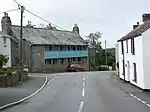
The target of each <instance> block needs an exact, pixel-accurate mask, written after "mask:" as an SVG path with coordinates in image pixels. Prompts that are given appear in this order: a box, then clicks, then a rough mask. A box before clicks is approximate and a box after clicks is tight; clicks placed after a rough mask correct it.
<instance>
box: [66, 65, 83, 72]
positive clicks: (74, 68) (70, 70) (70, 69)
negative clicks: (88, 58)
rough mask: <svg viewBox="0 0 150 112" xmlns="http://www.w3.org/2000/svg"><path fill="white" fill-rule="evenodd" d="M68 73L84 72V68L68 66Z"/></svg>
mask: <svg viewBox="0 0 150 112" xmlns="http://www.w3.org/2000/svg"><path fill="white" fill-rule="evenodd" d="M67 71H68V72H78V71H82V72H83V71H85V68H84V67H83V66H82V65H80V64H70V65H68V66H67Z"/></svg>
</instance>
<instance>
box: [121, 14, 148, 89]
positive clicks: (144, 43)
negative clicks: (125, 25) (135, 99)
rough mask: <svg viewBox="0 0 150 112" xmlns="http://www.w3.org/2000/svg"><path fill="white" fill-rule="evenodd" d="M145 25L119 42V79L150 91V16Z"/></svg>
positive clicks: (136, 26) (144, 20)
mask: <svg viewBox="0 0 150 112" xmlns="http://www.w3.org/2000/svg"><path fill="white" fill-rule="evenodd" d="M142 18H143V23H142V24H140V25H139V23H138V24H137V25H134V26H133V30H132V31H131V32H129V33H128V34H127V35H125V36H124V37H122V38H121V39H120V40H118V44H119V77H120V78H121V79H123V80H125V81H128V82H130V83H131V84H133V85H135V86H137V87H139V88H141V89H150V14H143V15H142Z"/></svg>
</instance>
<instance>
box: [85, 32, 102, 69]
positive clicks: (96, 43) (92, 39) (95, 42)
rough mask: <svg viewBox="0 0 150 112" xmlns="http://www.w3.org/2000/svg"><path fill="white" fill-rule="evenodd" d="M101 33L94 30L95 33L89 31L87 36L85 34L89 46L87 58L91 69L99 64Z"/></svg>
mask: <svg viewBox="0 0 150 112" xmlns="http://www.w3.org/2000/svg"><path fill="white" fill-rule="evenodd" d="M101 35H102V33H100V32H96V33H90V34H89V36H87V42H88V43H89V45H90V46H91V47H90V48H89V54H90V55H89V58H90V68H91V69H92V70H96V69H97V66H99V65H100V63H101V61H102V59H101V57H100V56H101V50H102V47H101V42H100V40H99V39H100V38H101Z"/></svg>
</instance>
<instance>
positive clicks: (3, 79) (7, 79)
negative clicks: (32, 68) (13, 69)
mask: <svg viewBox="0 0 150 112" xmlns="http://www.w3.org/2000/svg"><path fill="white" fill-rule="evenodd" d="M27 79H28V73H27V72H24V71H22V72H20V73H12V74H10V75H8V74H4V75H0V86H1V87H12V86H15V85H17V84H18V83H19V82H24V81H26V80H27Z"/></svg>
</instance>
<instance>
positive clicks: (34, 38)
mask: <svg viewBox="0 0 150 112" xmlns="http://www.w3.org/2000/svg"><path fill="white" fill-rule="evenodd" d="M12 31H13V35H15V36H16V37H17V38H19V37H20V26H16V25H12ZM23 39H26V40H27V41H29V42H31V43H32V44H38V45H39V44H40V45H41V44H45V45H46V44H48V45H87V44H86V43H85V41H84V39H83V38H81V37H80V35H78V34H76V33H73V32H71V31H61V30H49V29H44V28H28V27H23Z"/></svg>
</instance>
